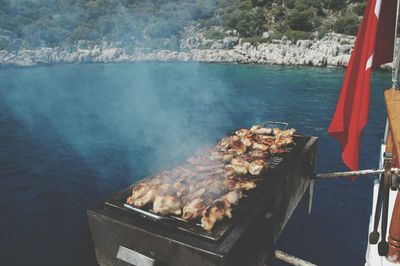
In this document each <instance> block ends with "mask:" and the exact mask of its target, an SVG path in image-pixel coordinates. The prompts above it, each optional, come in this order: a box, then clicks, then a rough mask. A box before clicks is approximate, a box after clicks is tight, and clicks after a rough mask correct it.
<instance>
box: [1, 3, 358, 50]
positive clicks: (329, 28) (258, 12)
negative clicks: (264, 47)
mask: <svg viewBox="0 0 400 266" xmlns="http://www.w3.org/2000/svg"><path fill="white" fill-rule="evenodd" d="M364 8H365V1H357V0H347V1H346V0H321V1H320V0H186V1H183V0H170V1H167V0H121V1H117V0H108V1H107V0H87V1H83V0H0V50H8V51H12V50H23V49H36V48H39V47H60V48H63V49H68V47H71V46H74V45H77V44H78V43H79V42H80V41H85V42H86V43H93V44H96V43H105V42H106V43H113V45H114V46H116V45H117V46H118V45H119V46H121V47H123V48H125V49H137V48H147V49H150V50H159V49H168V50H175V51H179V50H181V47H182V46H181V40H182V39H183V37H184V35H185V34H187V29H188V28H191V27H190V26H192V28H193V27H195V28H196V29H197V30H199V31H201V33H202V34H203V35H204V36H205V37H206V38H207V39H215V40H217V39H222V38H223V37H224V32H226V31H232V30H235V32H237V36H239V37H240V38H242V39H244V40H247V41H249V42H251V43H253V44H255V43H263V42H271V40H272V39H281V38H282V37H283V36H287V38H288V39H290V40H297V39H314V38H318V39H320V38H322V37H324V36H325V34H326V33H328V32H337V33H343V34H347V35H355V34H356V32H357V27H358V24H359V22H360V18H361V16H362V14H363V11H364ZM203 46H204V47H198V48H200V49H202V48H203V49H208V48H210V47H207V45H203Z"/></svg>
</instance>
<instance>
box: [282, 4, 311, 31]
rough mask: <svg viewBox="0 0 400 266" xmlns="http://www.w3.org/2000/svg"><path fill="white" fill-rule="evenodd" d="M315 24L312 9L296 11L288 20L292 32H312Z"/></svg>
mask: <svg viewBox="0 0 400 266" xmlns="http://www.w3.org/2000/svg"><path fill="white" fill-rule="evenodd" d="M315 23H316V22H315V21H314V16H313V10H312V9H306V10H303V11H298V10H294V11H293V12H292V13H290V14H289V16H288V18H287V25H288V26H289V28H290V29H292V30H299V31H312V30H313V29H314V28H315Z"/></svg>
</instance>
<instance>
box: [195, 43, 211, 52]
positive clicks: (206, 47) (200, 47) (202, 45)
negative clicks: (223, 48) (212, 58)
mask: <svg viewBox="0 0 400 266" xmlns="http://www.w3.org/2000/svg"><path fill="white" fill-rule="evenodd" d="M210 48H211V43H207V44H201V45H199V47H198V49H199V50H208V49H210Z"/></svg>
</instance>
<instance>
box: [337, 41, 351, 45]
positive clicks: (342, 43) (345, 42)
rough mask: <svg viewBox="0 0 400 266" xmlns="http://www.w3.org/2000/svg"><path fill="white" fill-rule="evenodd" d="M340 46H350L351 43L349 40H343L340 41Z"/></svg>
mask: <svg viewBox="0 0 400 266" xmlns="http://www.w3.org/2000/svg"><path fill="white" fill-rule="evenodd" d="M340 44H341V45H349V44H351V43H350V42H349V41H348V40H342V41H340Z"/></svg>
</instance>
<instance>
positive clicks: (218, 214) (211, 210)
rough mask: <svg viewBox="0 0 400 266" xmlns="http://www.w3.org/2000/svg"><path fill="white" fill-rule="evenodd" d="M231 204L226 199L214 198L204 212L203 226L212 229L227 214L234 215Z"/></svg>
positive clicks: (229, 216) (208, 229) (228, 215)
mask: <svg viewBox="0 0 400 266" xmlns="http://www.w3.org/2000/svg"><path fill="white" fill-rule="evenodd" d="M231 211H232V209H231V204H230V203H229V202H228V201H227V200H226V199H217V200H214V201H213V202H212V203H211V204H210V205H209V206H208V207H207V208H206V209H205V210H204V212H203V218H202V219H201V226H202V227H203V228H204V229H205V230H207V231H210V230H211V229H212V228H213V227H214V224H215V223H216V222H217V221H220V220H222V219H223V218H224V216H227V217H228V218H231V217H232V213H231Z"/></svg>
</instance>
